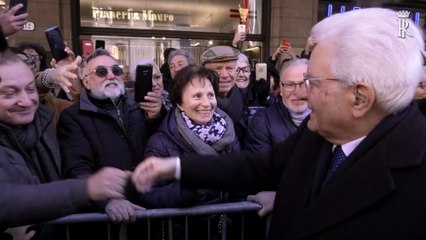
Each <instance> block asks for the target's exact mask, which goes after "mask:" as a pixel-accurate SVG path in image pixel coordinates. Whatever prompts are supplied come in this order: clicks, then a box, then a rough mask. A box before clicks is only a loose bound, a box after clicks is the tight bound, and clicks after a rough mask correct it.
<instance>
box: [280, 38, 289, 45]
mask: <svg viewBox="0 0 426 240" xmlns="http://www.w3.org/2000/svg"><path fill="white" fill-rule="evenodd" d="M281 45H283V46H288V45H290V41H289V40H288V39H287V38H284V39H283V40H282V41H281Z"/></svg>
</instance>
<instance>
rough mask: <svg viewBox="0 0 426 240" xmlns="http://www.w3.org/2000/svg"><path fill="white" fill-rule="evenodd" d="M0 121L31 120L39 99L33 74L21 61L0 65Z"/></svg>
mask: <svg viewBox="0 0 426 240" xmlns="http://www.w3.org/2000/svg"><path fill="white" fill-rule="evenodd" d="M0 77H1V81H0V121H1V122H3V123H6V124H9V125H15V126H19V125H25V124H29V123H31V122H32V121H33V119H34V115H35V113H36V111H37V108H38V104H39V100H38V94H37V88H36V85H35V81H34V75H33V73H32V72H31V70H30V69H29V68H28V66H27V65H25V63H23V62H22V61H16V62H9V63H6V64H3V65H1V66H0Z"/></svg>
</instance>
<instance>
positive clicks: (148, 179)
mask: <svg viewBox="0 0 426 240" xmlns="http://www.w3.org/2000/svg"><path fill="white" fill-rule="evenodd" d="M179 177H180V159H179V158H178V157H168V158H159V157H149V158H147V159H145V160H144V161H143V162H142V163H141V164H139V165H138V166H137V167H136V169H135V171H134V172H133V175H132V181H133V183H134V184H135V186H136V189H137V190H138V191H140V192H142V193H145V192H149V190H150V189H151V187H152V185H153V184H154V183H155V182H157V181H159V180H166V179H172V178H179Z"/></svg>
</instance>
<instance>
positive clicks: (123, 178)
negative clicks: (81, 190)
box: [87, 167, 131, 201]
mask: <svg viewBox="0 0 426 240" xmlns="http://www.w3.org/2000/svg"><path fill="white" fill-rule="evenodd" d="M130 176H131V172H129V171H122V170H120V169H117V168H112V167H105V168H102V169H101V170H99V171H98V172H96V173H95V174H93V175H92V176H90V177H89V178H88V179H87V192H88V195H89V198H90V199H91V200H93V201H103V200H108V199H110V198H124V195H123V194H124V188H125V186H126V183H127V180H128V179H129V177H130Z"/></svg>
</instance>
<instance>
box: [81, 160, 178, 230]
mask: <svg viewBox="0 0 426 240" xmlns="http://www.w3.org/2000/svg"><path fill="white" fill-rule="evenodd" d="M178 161H179V158H177V157H169V158H157V157H149V158H147V159H145V160H144V161H143V162H142V163H140V164H139V165H138V166H137V168H136V170H135V171H134V172H133V173H131V172H130V171H122V170H120V169H116V168H112V167H105V168H103V169H101V170H100V171H98V172H96V173H95V174H93V175H92V176H90V177H89V178H88V179H87V193H88V195H89V198H90V199H91V200H93V201H107V204H106V207H105V212H106V213H107V215H108V217H109V218H110V219H111V221H113V222H116V223H129V222H134V221H135V220H136V211H137V210H142V209H144V208H142V207H140V206H138V205H135V204H133V203H131V202H130V201H128V200H126V197H125V187H126V184H127V182H128V181H129V179H131V180H132V182H133V183H134V185H135V186H136V188H137V190H138V191H139V192H142V193H146V192H148V191H149V190H150V189H151V187H152V185H154V184H155V182H156V181H158V180H165V179H171V178H174V177H175V172H176V166H178V164H179V163H178Z"/></svg>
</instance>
